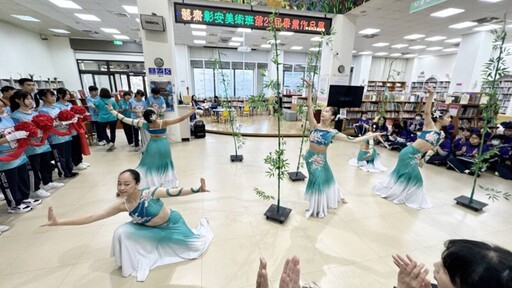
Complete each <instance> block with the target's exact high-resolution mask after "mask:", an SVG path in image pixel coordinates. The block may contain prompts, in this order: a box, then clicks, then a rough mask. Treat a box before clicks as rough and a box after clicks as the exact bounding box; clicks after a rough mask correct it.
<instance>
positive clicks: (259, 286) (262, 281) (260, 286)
mask: <svg viewBox="0 0 512 288" xmlns="http://www.w3.org/2000/svg"><path fill="white" fill-rule="evenodd" d="M256 288H268V275H267V261H265V258H263V257H261V258H260V267H259V268H258V276H256Z"/></svg>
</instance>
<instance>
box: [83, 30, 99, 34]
mask: <svg viewBox="0 0 512 288" xmlns="http://www.w3.org/2000/svg"><path fill="white" fill-rule="evenodd" d="M82 32H84V33H86V34H89V35H99V34H100V33H98V32H96V31H94V30H89V29H85V30H82Z"/></svg>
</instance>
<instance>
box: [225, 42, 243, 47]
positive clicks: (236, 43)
mask: <svg viewBox="0 0 512 288" xmlns="http://www.w3.org/2000/svg"><path fill="white" fill-rule="evenodd" d="M240 44H242V43H240V42H229V44H228V45H229V46H240Z"/></svg>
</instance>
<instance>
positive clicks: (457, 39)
mask: <svg viewBox="0 0 512 288" xmlns="http://www.w3.org/2000/svg"><path fill="white" fill-rule="evenodd" d="M460 41H462V39H461V38H453V39H448V40H445V41H444V42H446V43H459V42H460Z"/></svg>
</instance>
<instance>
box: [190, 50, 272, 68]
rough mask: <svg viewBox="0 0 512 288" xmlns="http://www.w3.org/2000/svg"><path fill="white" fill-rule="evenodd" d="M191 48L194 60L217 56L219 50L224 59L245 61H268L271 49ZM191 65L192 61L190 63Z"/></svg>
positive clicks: (191, 56) (191, 57) (191, 55)
mask: <svg viewBox="0 0 512 288" xmlns="http://www.w3.org/2000/svg"><path fill="white" fill-rule="evenodd" d="M189 48H190V50H189V51H190V59H194V60H200V59H202V60H208V59H210V58H212V57H215V58H217V57H218V56H217V50H219V51H220V52H221V53H222V55H221V58H222V61H243V60H245V62H261V63H267V62H268V55H269V54H270V52H269V51H264V50H261V51H260V50H253V51H251V52H249V53H242V52H238V51H237V50H236V49H214V48H203V47H189ZM189 65H190V63H189Z"/></svg>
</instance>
